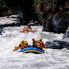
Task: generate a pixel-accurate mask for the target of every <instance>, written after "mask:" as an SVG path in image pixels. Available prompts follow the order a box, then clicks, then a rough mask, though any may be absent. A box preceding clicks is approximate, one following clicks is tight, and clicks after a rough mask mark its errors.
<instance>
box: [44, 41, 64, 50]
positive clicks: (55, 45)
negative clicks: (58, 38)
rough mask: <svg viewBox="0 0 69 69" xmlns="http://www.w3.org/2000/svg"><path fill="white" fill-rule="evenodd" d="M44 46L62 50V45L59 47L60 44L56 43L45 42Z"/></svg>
mask: <svg viewBox="0 0 69 69" xmlns="http://www.w3.org/2000/svg"><path fill="white" fill-rule="evenodd" d="M45 46H46V47H47V48H52V49H62V48H63V46H62V45H60V44H58V43H56V42H46V43H45Z"/></svg>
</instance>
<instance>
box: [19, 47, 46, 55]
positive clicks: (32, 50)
mask: <svg viewBox="0 0 69 69" xmlns="http://www.w3.org/2000/svg"><path fill="white" fill-rule="evenodd" d="M19 52H23V53H36V54H42V53H45V51H44V50H43V49H40V48H36V47H27V48H25V49H21V50H20V51H19Z"/></svg>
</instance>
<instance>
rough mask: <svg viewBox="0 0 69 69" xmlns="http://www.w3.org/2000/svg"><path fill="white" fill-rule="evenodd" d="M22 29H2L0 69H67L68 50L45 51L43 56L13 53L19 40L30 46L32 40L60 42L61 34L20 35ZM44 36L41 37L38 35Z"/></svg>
mask: <svg viewBox="0 0 69 69" xmlns="http://www.w3.org/2000/svg"><path fill="white" fill-rule="evenodd" d="M21 28H22V27H14V28H11V27H10V28H4V33H3V35H0V69H69V50H67V49H66V48H64V49H61V50H59V49H47V53H45V54H33V53H28V54H24V53H19V52H13V49H14V47H15V46H17V45H18V44H19V43H20V42H21V40H27V41H28V42H29V44H32V38H35V39H40V38H42V39H43V41H44V43H45V42H46V41H53V40H56V39H57V40H62V37H63V34H53V33H49V32H41V28H40V27H39V28H40V29H39V28H38V27H36V29H38V31H39V32H35V33H34V34H33V33H28V34H23V33H20V32H19V31H20V29H21ZM43 33H44V36H45V34H46V35H47V37H43V36H42V35H40V34H43Z"/></svg>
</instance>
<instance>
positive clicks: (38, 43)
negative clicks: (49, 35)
mask: <svg viewBox="0 0 69 69" xmlns="http://www.w3.org/2000/svg"><path fill="white" fill-rule="evenodd" d="M32 41H33V47H37V48H40V49H43V48H46V47H45V45H44V43H43V41H42V39H40V40H35V39H32Z"/></svg>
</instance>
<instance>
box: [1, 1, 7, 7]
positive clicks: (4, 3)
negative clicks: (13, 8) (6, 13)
mask: <svg viewBox="0 0 69 69" xmlns="http://www.w3.org/2000/svg"><path fill="white" fill-rule="evenodd" d="M3 7H6V2H5V1H4V0H0V8H3Z"/></svg>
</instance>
